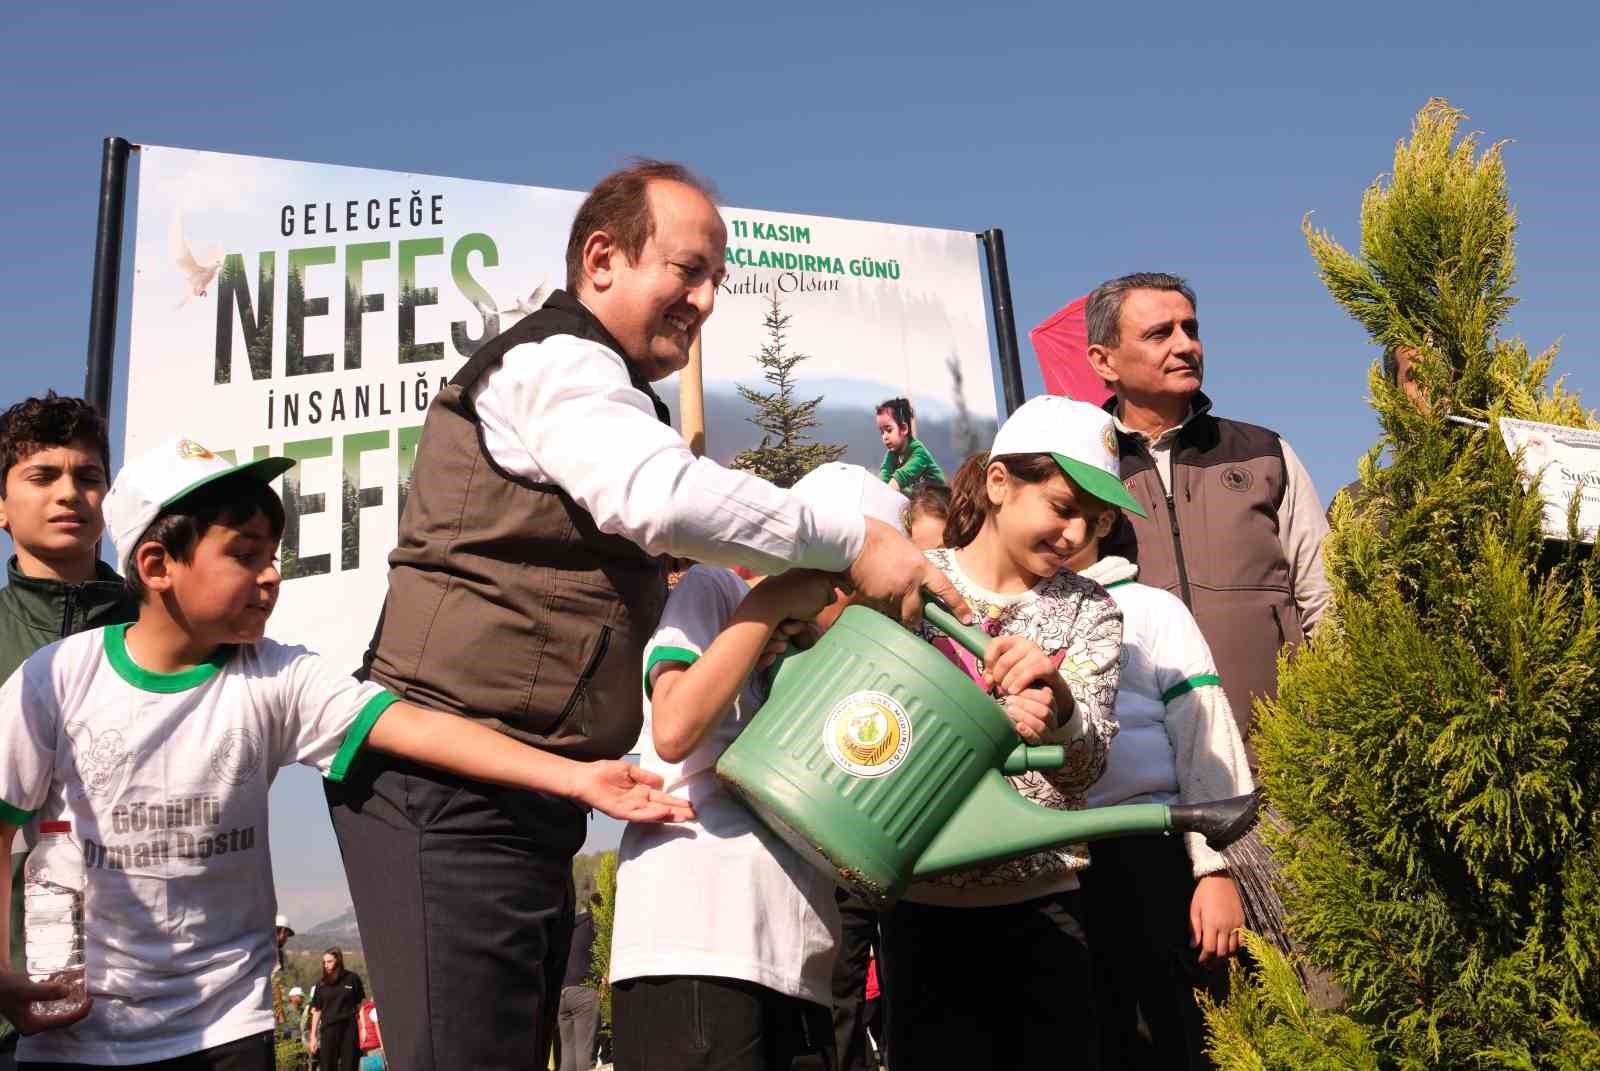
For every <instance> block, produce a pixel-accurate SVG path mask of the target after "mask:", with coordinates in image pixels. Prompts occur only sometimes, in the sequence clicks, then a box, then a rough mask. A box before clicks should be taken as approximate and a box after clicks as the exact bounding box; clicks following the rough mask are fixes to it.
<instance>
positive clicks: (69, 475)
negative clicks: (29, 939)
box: [0, 391, 135, 1071]
mask: <svg viewBox="0 0 1600 1071" xmlns="http://www.w3.org/2000/svg"><path fill="white" fill-rule="evenodd" d="M109 455H110V444H109V443H108V442H107V441H106V425H105V421H104V420H103V419H101V416H100V414H99V413H98V412H97V411H96V410H95V408H94V406H92V405H90V404H89V403H88V402H86V401H84V400H82V399H81V398H63V397H61V396H59V395H57V394H56V393H55V392H54V391H50V392H49V393H47V394H46V395H45V396H44V397H43V398H27V399H25V400H23V401H20V402H18V403H17V404H16V405H13V406H12V407H11V408H9V409H7V410H6V411H5V412H4V413H0V528H4V529H5V530H6V531H7V532H9V533H10V535H11V542H12V545H13V547H14V548H15V551H16V553H15V554H13V555H12V557H11V560H10V561H9V562H8V563H7V565H6V571H7V573H8V574H9V575H8V576H7V580H6V586H5V587H4V588H0V681H3V680H5V679H6V678H7V677H10V676H11V674H12V673H13V672H15V671H16V668H17V667H18V666H20V665H21V664H22V661H23V659H25V658H27V657H28V656H29V655H31V654H33V652H35V651H37V650H38V649H39V648H41V647H43V646H44V645H45V644H47V643H53V642H55V641H56V640H59V639H62V638H64V637H66V636H70V635H72V634H73V633H74V632H80V631H82V630H84V629H88V628H95V627H97V626H99V625H112V624H120V623H122V622H124V621H129V620H132V619H133V616H134V613H135V611H134V604H133V602H132V601H131V600H130V599H129V598H128V597H127V594H126V593H125V592H124V591H123V589H122V580H121V578H119V577H118V576H117V574H116V573H114V572H112V571H111V568H110V567H109V566H107V565H106V564H105V563H104V562H102V561H100V553H99V552H100V533H101V532H102V531H103V530H104V528H105V522H104V521H103V520H102V518H101V516H100V500H101V498H102V497H104V496H105V493H106V483H107V480H108V474H109V473H110V471H111V463H110V460H109ZM25 858H26V855H25V853H22V852H18V853H17V856H16V859H15V860H14V862H13V867H12V874H11V880H12V884H13V901H12V910H11V919H10V924H11V934H12V954H13V956H14V957H15V961H16V962H15V965H16V966H17V967H19V968H20V967H21V966H22V963H21V956H22V950H21V947H20V943H19V938H20V936H21V933H22V903H21V892H22V862H23V860H24V859H25ZM28 1025H30V1024H27V1023H24V1026H28ZM16 1045H17V1035H16V1033H15V1031H14V1030H13V1028H12V1025H11V1024H10V1023H9V1022H7V1021H6V1020H5V1019H0V1071H11V1069H12V1068H14V1067H15V1066H16V1064H15V1062H14V1053H15V1050H16Z"/></svg>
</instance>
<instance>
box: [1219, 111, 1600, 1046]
mask: <svg viewBox="0 0 1600 1071" xmlns="http://www.w3.org/2000/svg"><path fill="white" fill-rule="evenodd" d="M1460 118H1461V114H1460V113H1459V112H1457V111H1456V110H1455V109H1453V108H1451V107H1450V106H1449V105H1448V104H1446V103H1445V102H1444V101H1440V100H1435V101H1430V102H1429V103H1428V105H1427V106H1426V107H1424V108H1423V110H1422V111H1421V113H1420V114H1419V115H1418V116H1417V118H1416V121H1415V125H1414V127H1413V130H1412V134H1411V137H1410V139H1409V140H1407V141H1403V142H1401V143H1400V144H1399V146H1398V147H1397V149H1396V152H1395V158H1394V169H1393V171H1392V172H1391V173H1389V174H1388V175H1386V176H1384V177H1382V178H1380V179H1379V181H1378V182H1377V183H1375V184H1374V185H1373V186H1372V187H1371V188H1370V189H1369V190H1367V192H1366V195H1365V197H1364V199H1363V202H1362V210H1361V248H1360V252H1359V254H1357V253H1352V252H1349V251H1347V250H1346V249H1344V248H1343V247H1342V246H1340V245H1339V243H1338V242H1336V241H1335V240H1334V239H1333V238H1332V237H1331V236H1330V235H1328V234H1327V233H1325V232H1322V231H1318V230H1315V229H1313V228H1312V227H1310V226H1309V224H1308V225H1307V226H1306V238H1307V242H1308V244H1309V246H1310V249H1311V253H1312V256H1313V258H1314V259H1315V261H1316V263H1317V266H1318V268H1319V270H1320V272H1321V275H1322V278H1323V280H1324V282H1325V283H1326V285H1327V287H1328V290H1329V291H1330V293H1331V294H1332V295H1333V297H1334V299H1335V300H1336V301H1338V302H1339V303H1340V304H1341V305H1343V306H1344V307H1345V308H1346V309H1348V310H1349V311H1350V312H1351V314H1352V315H1354V316H1355V317H1356V318H1357V319H1358V320H1359V321H1360V322H1361V323H1362V325H1363V326H1364V327H1365V328H1366V329H1367V331H1368V332H1369V333H1370V334H1371V336H1372V338H1373V339H1374V340H1375V341H1377V342H1378V343H1380V344H1384V345H1404V346H1410V347H1413V348H1415V349H1416V350H1417V351H1418V352H1419V354H1420V358H1419V365H1418V367H1419V374H1418V378H1419V380H1420V381H1421V382H1422V385H1423V388H1424V394H1425V400H1424V401H1423V402H1422V403H1421V404H1417V403H1413V402H1412V401H1411V400H1409V399H1408V398H1407V396H1406V395H1405V394H1404V393H1403V392H1402V391H1401V390H1399V389H1397V388H1396V386H1395V385H1394V384H1392V383H1391V382H1390V381H1389V380H1388V379H1386V378H1385V377H1384V376H1383V375H1382V373H1381V371H1380V370H1379V369H1378V368H1377V367H1374V368H1373V370H1372V372H1371V374H1370V376H1369V384H1370V387H1371V391H1372V398H1373V405H1374V407H1375V408H1376V409H1377V412H1378V416H1379V420H1380V424H1381V426H1382V432H1383V434H1382V438H1381V439H1380V441H1379V442H1378V444H1377V445H1376V446H1375V447H1374V448H1373V449H1372V451H1371V452H1370V453H1368V454H1367V455H1366V456H1365V457H1364V458H1363V459H1362V461H1361V464H1360V473H1361V482H1360V488H1359V491H1357V492H1356V493H1354V494H1350V495H1341V496H1340V497H1339V499H1338V501H1337V502H1336V504H1335V507H1334V517H1333V534H1332V536H1331V537H1330V539H1329V542H1328V545H1327V550H1326V554H1327V565H1328V574H1329V577H1330V579H1331V581H1332V583H1333V587H1334V612H1333V614H1331V615H1330V618H1325V619H1324V622H1323V623H1322V625H1321V626H1319V630H1318V634H1317V635H1316V636H1315V637H1314V639H1313V641H1312V642H1311V643H1310V644H1308V645H1307V646H1306V647H1304V648H1302V649H1301V651H1300V652H1299V653H1298V655H1297V656H1295V657H1294V658H1292V659H1286V660H1285V661H1284V663H1283V664H1282V666H1281V667H1280V682H1279V692H1278V698H1277V700H1276V701H1274V702H1266V703H1262V704H1261V705H1260V706H1259V708H1258V710H1257V716H1256V721H1257V724H1258V726H1259V737H1258V739H1257V748H1258V752H1259V755H1260V760H1261V774H1262V780H1263V782H1264V783H1265V786H1266V789H1267V791H1268V793H1269V795H1270V797H1271V798H1272V800H1273V801H1274V803H1275V804H1276V806H1277V808H1278V809H1279V810H1280V811H1281V813H1282V814H1283V816H1284V817H1285V818H1286V819H1288V823H1287V825H1286V828H1285V829H1283V830H1281V831H1277V832H1274V833H1269V834H1268V839H1269V843H1271V845H1272V847H1273V850H1274V853H1275V855H1276V857H1277V859H1278V861H1279V863H1280V864H1281V891H1282V893H1283V897H1284V901H1285V905H1286V907H1287V909H1288V912H1289V926H1290V931H1291V933H1292V934H1293V936H1294V938H1295V942H1296V945H1297V947H1298V948H1299V949H1300V950H1301V952H1302V954H1303V955H1305V956H1306V957H1307V958H1308V959H1309V960H1310V961H1312V962H1313V963H1315V964H1317V965H1319V966H1321V967H1323V968H1324V969H1326V970H1328V971H1330V972H1331V973H1332V974H1333V976H1334V977H1335V978H1336V979H1337V980H1338V981H1339V982H1340V983H1341V985H1342V986H1343V987H1344V988H1345V989H1346V991H1347V992H1348V1000H1347V1001H1346V1003H1345V1004H1344V1006H1343V1007H1342V1008H1341V1009H1340V1010H1338V1011H1334V1012H1319V1011H1314V1010H1313V1009H1312V1008H1311V1007H1310V1006H1309V1005H1308V1004H1307V1002H1306V999H1305V996H1304V993H1303V992H1302V990H1301V987H1300V984H1299V982H1298V981H1297V979H1296V977H1295V975H1294V972H1293V971H1292V970H1291V969H1289V966H1288V964H1287V963H1286V962H1285V961H1284V959H1283V957H1282V956H1281V955H1280V954H1279V953H1278V952H1277V951H1276V950H1275V949H1273V948H1272V947H1271V946H1269V945H1267V944H1266V943H1265V942H1262V941H1259V940H1252V941H1251V942H1250V947H1251V949H1252V951H1253V952H1254V954H1255V957H1256V958H1257V960H1258V961H1259V964H1260V966H1259V968H1258V969H1257V970H1255V971H1252V972H1247V971H1243V970H1240V969H1239V968H1235V974H1234V982H1235V985H1234V990H1233V994H1232V996H1231V998H1230V999H1229V1001H1228V1002H1227V1003H1226V1004H1224V1005H1222V1006H1220V1007H1215V1008H1212V1009H1210V1012H1209V1016H1210V1022H1211V1026H1212V1030H1213V1046H1214V1048H1213V1053H1214V1056H1215V1058H1216V1060H1217V1062H1218V1065H1219V1066H1220V1067H1221V1068H1223V1069H1225V1071H1232V1069H1246V1068H1249V1069H1261V1071H1266V1069H1280V1068H1281V1069H1285V1071H1287V1069H1291V1068H1292V1069H1296V1071H1299V1069H1305V1068H1324V1067H1325V1068H1372V1069H1407V1071H1409V1069H1414V1068H1473V1069H1480V1068H1526V1069H1532V1068H1556V1069H1564V1068H1579V1067H1591V1068H1592V1067H1596V1066H1600V823H1597V821H1596V810H1597V807H1600V600H1597V598H1596V592H1595V581H1596V576H1597V572H1600V567H1597V566H1596V565H1595V562H1594V559H1593V558H1592V557H1591V556H1590V553H1589V548H1587V547H1583V546H1581V545H1580V544H1579V543H1578V542H1577V541H1576V539H1575V536H1576V530H1575V526H1576V514H1575V513H1571V514H1569V520H1568V525H1569V536H1572V537H1574V538H1572V539H1570V540H1569V541H1568V542H1565V543H1563V542H1560V541H1553V542H1547V541H1546V540H1545V538H1544V535H1543V532H1542V529H1541V523H1540V511H1541V507H1540V502H1539V500H1538V498H1537V495H1536V494H1529V493H1528V492H1527V491H1525V489H1524V487H1523V482H1522V479H1521V478H1520V474H1519V470H1518V468H1517V465H1516V462H1515V460H1514V459H1513V458H1512V457H1511V456H1510V455H1509V454H1508V452H1507V450H1506V448H1505V446H1504V445H1503V442H1502V440H1501V438H1500V432H1499V429H1498V428H1497V427H1495V426H1494V424H1495V422H1496V421H1498V419H1499V418H1501V417H1502V416H1513V417H1518V418H1524V419H1532V420H1539V421H1546V422H1550V423H1556V424H1563V425H1571V426H1593V421H1592V417H1591V414H1589V413H1588V412H1586V411H1585V410H1584V409H1583V408H1582V407H1581V405H1580V404H1579V402H1578V400H1577V399H1576V398H1575V397H1574V396H1572V395H1570V394H1568V393H1566V392H1564V391H1563V390H1562V389H1561V386H1560V383H1559V382H1557V383H1555V384H1553V385H1550V384H1547V378H1548V375H1549V372H1550V368H1551V365H1552V362H1553V361H1554V358H1555V351H1554V349H1553V348H1552V349H1550V350H1547V351H1546V352H1544V353H1542V354H1540V355H1538V356H1533V355H1530V353H1529V352H1528V350H1527V348H1526V347H1525V346H1524V345H1523V343H1522V342H1520V341H1518V340H1514V339H1511V340H1508V339H1502V338H1499V337H1498V335H1497V331H1498V329H1499V327H1500V325H1501V324H1502V322H1503V321H1504V319H1505V317H1506V314H1507V313H1508V311H1509V310H1510V309H1511V307H1512V304H1513V303H1514V299H1513V298H1512V296H1511V286H1512V283H1513V281H1514V269H1515V259H1514V256H1513V236H1514V232H1515V216H1514V214H1513V212H1512V210H1511V207H1510V203H1509V200H1508V197H1507V192H1506V175H1505V169H1504V164H1503V161H1502V156H1501V148H1502V146H1501V145H1499V144H1495V145H1490V146H1487V147H1483V146H1481V145H1480V143H1479V142H1478V140H1477V138H1476V137H1475V136H1473V135H1470V134H1469V135H1465V136H1458V130H1457V126H1458V122H1459V120H1460ZM1451 416H1456V417H1466V418H1471V419H1475V420H1480V421H1486V422H1489V424H1490V425H1491V426H1490V427H1489V428H1484V429H1480V428H1476V427H1472V426H1466V425H1463V424H1461V423H1459V422H1457V421H1453V420H1451V419H1450V417H1451ZM1385 459H1387V460H1385Z"/></svg>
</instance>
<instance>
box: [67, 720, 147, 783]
mask: <svg viewBox="0 0 1600 1071" xmlns="http://www.w3.org/2000/svg"><path fill="white" fill-rule="evenodd" d="M67 737H68V738H69V739H70V740H71V741H72V743H73V750H72V764H73V766H74V768H75V769H76V772H77V775H78V784H79V786H80V790H81V792H82V793H83V795H84V796H85V797H88V796H114V795H116V793H117V791H118V790H119V789H120V788H121V787H122V780H123V776H124V775H125V774H126V773H127V770H128V762H129V759H130V758H131V757H132V756H131V753H130V752H129V750H128V745H127V742H126V741H125V740H124V739H123V737H122V734H121V733H119V732H118V731H117V730H115V729H106V730H103V731H102V732H99V733H96V732H95V731H94V730H93V729H91V728H89V724H88V722H82V721H80V722H75V723H73V724H72V725H69V726H67Z"/></svg>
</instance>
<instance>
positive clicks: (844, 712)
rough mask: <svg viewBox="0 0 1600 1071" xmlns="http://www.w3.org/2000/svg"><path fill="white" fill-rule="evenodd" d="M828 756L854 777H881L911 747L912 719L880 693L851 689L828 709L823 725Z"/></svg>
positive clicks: (897, 703) (902, 758) (892, 767)
mask: <svg viewBox="0 0 1600 1071" xmlns="http://www.w3.org/2000/svg"><path fill="white" fill-rule="evenodd" d="M822 737H823V745H824V747H825V748H826V749H827V752H828V757H829V758H831V759H832V760H833V762H834V765H836V766H838V767H839V768H840V769H841V770H843V771H845V772H846V773H848V774H853V775H854V776H856V777H882V776H883V775H884V774H886V773H889V772H891V771H892V770H894V768H895V767H897V766H899V765H900V763H902V762H904V761H905V757H906V753H907V752H908V751H909V750H910V749H911V719H910V718H908V717H907V716H906V711H905V708H904V707H902V706H901V705H900V703H899V702H898V701H897V700H896V699H895V698H894V697H893V696H890V695H886V694H884V693H883V692H852V693H851V694H850V695H847V696H845V697H844V698H843V699H841V700H839V702H837V703H835V704H834V706H833V709H832V710H830V711H829V712H828V718H827V720H826V721H825V722H824V723H823V728H822Z"/></svg>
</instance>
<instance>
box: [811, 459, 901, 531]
mask: <svg viewBox="0 0 1600 1071" xmlns="http://www.w3.org/2000/svg"><path fill="white" fill-rule="evenodd" d="M791 490H792V491H794V493H795V494H797V495H799V496H800V497H801V498H802V499H804V500H805V503H806V505H808V506H811V507H812V508H814V509H821V510H827V511H828V512H830V513H831V512H833V511H835V510H840V509H852V510H854V511H855V512H857V513H860V514H862V515H863V516H866V517H873V518H875V519H877V520H880V521H882V522H883V523H884V524H887V525H891V526H893V527H895V528H899V527H900V520H901V518H902V517H904V516H905V509H906V504H907V500H906V496H905V495H903V494H901V493H900V492H899V491H896V490H895V489H894V488H893V487H890V486H889V485H888V484H886V483H884V482H883V481H882V480H880V479H878V477H877V474H876V473H872V472H868V471H867V470H866V469H864V468H862V467H861V466H860V465H847V464H845V463H844V462H842V461H829V462H828V463H827V464H825V465H818V466H817V467H816V468H814V469H812V470H811V471H810V472H808V473H806V474H805V475H804V476H802V477H800V479H799V480H797V481H796V482H795V485H794V487H792V488H791Z"/></svg>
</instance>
